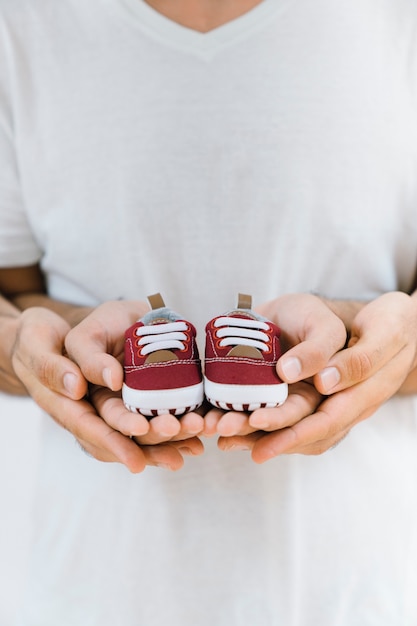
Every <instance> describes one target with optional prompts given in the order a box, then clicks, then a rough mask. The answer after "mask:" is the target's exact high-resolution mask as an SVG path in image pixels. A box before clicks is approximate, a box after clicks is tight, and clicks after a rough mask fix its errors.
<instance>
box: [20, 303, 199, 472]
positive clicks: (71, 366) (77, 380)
mask: <svg viewBox="0 0 417 626" xmlns="http://www.w3.org/2000/svg"><path fill="white" fill-rule="evenodd" d="M115 304H119V303H115ZM141 306H142V308H143V307H146V305H138V304H137V303H136V305H133V304H132V303H128V304H127V305H126V308H125V309H124V308H123V307H120V306H115V307H113V306H110V303H109V306H108V307H104V305H103V308H104V312H102V311H99V310H98V309H97V310H96V311H94V312H93V313H91V314H90V315H89V316H88V317H87V318H86V319H85V323H84V322H82V325H81V324H79V326H76V327H75V328H74V329H72V330H71V329H70V327H69V325H68V324H67V322H65V320H63V319H62V318H61V317H60V316H58V315H57V314H55V313H53V312H52V311H50V310H48V309H44V308H40V307H36V308H35V307H34V308H30V309H27V310H26V311H25V312H23V313H22V314H21V316H20V320H19V327H18V332H17V337H16V342H15V346H14V351H13V356H12V361H13V367H14V369H15V372H16V374H17V376H18V378H19V379H20V380H21V381H22V383H23V384H24V385H25V387H26V389H27V390H28V393H29V394H30V395H31V396H32V397H33V399H34V400H35V402H37V404H38V405H39V406H40V407H41V408H43V409H44V410H45V411H46V412H47V413H48V414H50V415H51V416H52V417H53V418H54V419H55V421H56V422H57V423H58V424H60V425H61V426H62V427H64V428H66V429H67V430H68V431H70V432H71V433H72V434H73V435H74V437H75V438H76V439H77V440H78V441H79V443H80V445H81V446H82V448H83V449H84V450H85V451H86V452H87V453H88V454H90V455H91V456H92V457H94V458H96V459H98V460H101V461H110V462H119V463H122V464H124V465H125V466H126V467H127V468H128V469H129V470H130V471H131V472H140V471H142V470H143V469H144V468H145V466H146V465H160V466H163V467H169V468H170V469H172V470H176V469H179V468H180V467H181V466H182V465H183V453H192V454H200V453H201V451H202V444H201V442H200V441H199V440H198V439H193V437H194V433H193V434H192V435H190V439H192V441H190V442H188V441H187V445H186V446H183V445H182V443H181V442H179V443H176V442H172V443H171V442H170V441H168V439H172V438H175V437H176V436H177V435H178V430H179V431H180V430H181V427H180V428H179V429H178V420H176V419H175V418H173V417H172V416H166V417H167V420H168V423H169V425H170V426H169V425H168V426H169V427H170V428H171V430H169V434H170V437H165V438H164V437H163V436H160V439H159V441H161V442H166V443H161V445H159V446H148V445H146V444H147V441H146V440H145V441H144V442H143V446H139V445H137V443H136V442H135V441H134V440H133V438H132V437H133V436H136V437H143V436H145V435H146V434H147V433H148V432H149V431H151V428H150V423H149V422H148V420H146V418H144V417H143V416H141V415H138V414H133V413H130V412H129V411H127V410H126V409H125V408H124V405H123V403H122V400H121V398H120V392H119V391H117V388H118V386H121V384H122V380H123V368H122V366H121V364H120V362H119V361H118V358H120V349H121V348H120V346H121V341H122V340H120V338H119V337H118V332H119V331H121V334H122V338H123V331H124V328H125V327H126V325H129V324H131V323H133V321H134V320H135V319H137V317H138V316H140V315H141V314H142V313H143V310H141ZM121 308H122V309H123V312H122V311H121V310H120V309H121ZM99 309H100V307H99ZM112 312H113V314H114V317H113V318H112ZM118 314H119V315H120V318H121V319H120V318H119V316H118ZM90 316H91V317H90ZM89 318H90V319H89ZM109 329H110V330H109ZM68 337H69V338H70V340H69V342H68V348H67V349H66V348H65V340H66V338H67V339H68ZM106 350H109V351H112V352H113V354H109V353H108V352H106ZM75 355H77V356H78V357H79V358H80V361H81V363H77V362H76V358H75ZM95 358H96V360H97V361H96V365H95V364H94V360H95ZM82 368H84V369H82ZM106 368H107V371H108V372H109V373H108V374H106ZM103 370H104V376H105V377H106V376H107V377H108V382H110V385H111V387H112V388H113V389H115V390H116V391H110V390H106V389H105V388H104V387H102V386H101V385H102V384H105V380H104V378H103ZM88 376H91V378H92V379H93V380H90V379H89V378H88ZM89 382H93V383H95V386H93V387H92V386H91V385H90V389H89V385H88V383H89ZM88 392H89V393H88ZM87 393H88V397H87ZM97 407H99V409H98V410H97ZM100 411H102V412H103V413H104V415H105V416H106V418H107V420H108V421H106V419H105V418H104V417H103V415H101V414H100ZM160 417H161V418H163V417H164V416H160ZM174 419H175V423H174V424H173V423H172V422H173V420H174ZM199 419H202V418H201V417H200V416H199ZM161 421H163V420H161ZM168 426H166V425H165V428H168ZM153 430H155V428H154V429H153ZM173 431H174V432H175V433H176V434H174V435H173V434H172V433H173ZM151 432H152V431H151ZM154 437H155V436H154ZM181 447H182V448H184V449H183V451H181Z"/></svg>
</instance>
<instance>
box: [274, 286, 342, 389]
mask: <svg viewBox="0 0 417 626" xmlns="http://www.w3.org/2000/svg"><path fill="white" fill-rule="evenodd" d="M295 302H297V298H295ZM306 303H308V310H306V306H307V304H306ZM293 307H294V304H292V307H291V309H290V310H289V312H287V313H286V315H285V316H284V318H283V319H282V321H281V320H280V324H281V327H282V328H283V337H284V338H285V337H287V339H286V341H287V343H289V344H290V345H294V344H296V345H294V347H292V348H290V349H289V350H288V351H287V352H286V353H285V354H284V355H283V356H282V357H281V358H280V359H279V361H278V365H277V370H278V375H279V376H280V378H281V379H282V380H284V381H285V382H288V383H293V382H296V381H298V380H302V379H306V378H309V377H310V376H313V375H314V374H317V373H318V372H319V371H320V370H321V369H323V368H324V367H325V366H326V365H327V363H328V361H329V359H330V358H331V357H332V356H333V355H334V354H335V353H336V352H338V351H339V350H340V349H341V348H342V347H343V346H344V345H345V342H346V329H345V326H344V324H343V322H342V320H340V319H339V318H338V317H337V316H336V315H335V314H334V313H333V312H332V311H330V309H329V308H328V307H327V306H326V305H325V304H324V303H323V302H322V301H321V300H320V299H319V298H315V297H311V298H307V299H306V297H305V296H304V297H303V298H300V310H299V311H296V310H293Z"/></svg>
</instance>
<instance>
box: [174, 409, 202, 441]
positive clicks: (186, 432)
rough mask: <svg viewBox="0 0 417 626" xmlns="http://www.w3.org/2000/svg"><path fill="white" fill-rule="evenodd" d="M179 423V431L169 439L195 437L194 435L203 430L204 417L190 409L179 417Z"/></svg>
mask: <svg viewBox="0 0 417 626" xmlns="http://www.w3.org/2000/svg"><path fill="white" fill-rule="evenodd" d="M179 423H180V427H181V429H180V432H179V433H178V434H177V435H175V436H174V437H173V438H172V439H171V441H177V440H178V441H182V440H184V439H189V438H190V437H195V436H196V435H201V433H202V432H203V430H204V419H203V417H202V416H201V415H199V414H198V413H195V412H194V411H191V412H189V413H185V414H184V415H182V416H181V417H180V418H179Z"/></svg>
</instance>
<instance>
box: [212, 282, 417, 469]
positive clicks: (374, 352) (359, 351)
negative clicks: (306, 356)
mask: <svg viewBox="0 0 417 626" xmlns="http://www.w3.org/2000/svg"><path fill="white" fill-rule="evenodd" d="M416 365H417V302H416V299H415V298H412V297H410V296H408V295H406V294H404V293H400V292H393V293H388V294H384V295H383V296H381V297H379V298H377V299H376V300H374V301H373V302H371V303H369V304H367V305H365V306H364V307H363V308H362V309H361V310H360V311H359V313H358V314H357V315H356V317H355V318H354V320H353V323H352V327H351V337H350V340H349V344H348V347H347V348H346V349H344V350H341V351H338V352H336V353H335V354H334V355H333V356H332V357H331V358H330V359H329V361H328V363H327V364H326V367H325V368H323V369H321V370H320V371H319V372H317V373H316V374H315V375H314V376H313V379H312V380H313V382H314V385H315V387H314V389H315V392H313V393H312V394H311V395H310V399H309V402H310V411H308V410H306V407H304V411H303V412H304V415H303V414H302V412H301V414H300V419H299V420H298V421H295V422H294V420H293V419H292V418H290V416H289V415H287V411H286V407H285V404H284V405H283V406H282V407H279V408H277V409H272V410H271V409H263V410H259V411H256V412H254V413H253V414H252V415H251V417H250V423H251V425H255V424H257V425H258V426H259V427H261V426H262V422H264V423H263V428H262V431H257V432H253V433H251V434H248V435H247V436H246V437H245V436H241V435H240V436H238V437H231V438H229V439H226V438H222V439H221V440H220V441H219V445H220V447H221V448H223V449H230V448H231V447H233V446H235V447H238V448H246V449H250V450H251V451H252V458H253V459H254V461H256V462H258V463H262V462H264V461H266V460H268V459H270V458H272V457H275V456H277V455H279V454H289V453H301V454H321V453H323V452H325V451H326V450H328V449H329V448H332V447H334V446H335V445H336V444H337V443H338V442H339V441H340V440H342V439H343V438H344V437H345V436H346V435H347V434H348V432H349V431H350V429H351V428H352V427H353V426H354V425H355V424H357V423H358V422H360V421H362V420H364V419H366V418H367V417H369V416H370V415H372V414H373V413H374V412H375V411H376V410H377V409H378V408H379V407H380V406H381V405H382V404H383V403H384V402H386V401H387V400H388V399H389V398H390V397H392V396H393V395H394V394H396V393H397V392H398V391H399V390H400V389H401V387H402V385H403V383H404V381H405V380H406V379H407V377H408V376H409V374H410V372H413V371H414V370H415V367H416ZM281 371H282V370H281ZM306 384H307V383H306ZM414 391H417V389H416V390H414ZM319 394H323V395H321V396H320V395H319ZM314 395H315V396H316V397H315V398H314ZM320 397H321V398H322V401H320ZM304 398H305V399H307V397H306V395H305V394H304ZM290 399H291V396H290V397H289V399H288V401H290ZM288 401H287V402H288ZM307 404H308V402H307ZM268 411H273V412H274V414H275V416H274V418H273V419H272V418H268V417H267V414H268ZM287 420H288V421H287ZM279 422H280V425H278V424H279ZM272 424H275V426H278V429H277V430H275V431H274V432H266V431H269V430H271V426H272Z"/></svg>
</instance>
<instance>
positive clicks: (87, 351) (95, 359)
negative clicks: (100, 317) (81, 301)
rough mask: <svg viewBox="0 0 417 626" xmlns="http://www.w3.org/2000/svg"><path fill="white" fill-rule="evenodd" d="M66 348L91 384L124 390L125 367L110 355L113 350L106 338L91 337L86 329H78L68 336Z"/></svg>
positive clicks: (113, 389) (114, 389)
mask: <svg viewBox="0 0 417 626" xmlns="http://www.w3.org/2000/svg"><path fill="white" fill-rule="evenodd" d="M80 326H81V325H80ZM65 348H66V350H67V353H68V356H69V357H70V358H71V359H72V360H73V361H74V362H75V363H77V364H78V366H79V367H80V369H81V371H82V373H83V375H84V376H85V378H86V379H87V380H88V381H89V382H91V383H93V384H94V385H100V386H102V387H108V389H110V390H112V391H119V390H120V389H121V388H122V384H123V375H124V374H123V367H122V365H121V363H120V362H119V361H118V359H117V358H116V357H114V356H112V355H111V354H108V351H109V350H111V349H112V348H111V347H109V346H108V344H107V342H106V338H105V336H102V337H100V338H98V337H90V336H89V334H88V332H87V333H85V332H84V328H82V329H81V328H80V327H77V328H74V329H73V330H72V331H71V332H70V333H69V334H68V335H67V337H66V339H65ZM117 352H119V350H117Z"/></svg>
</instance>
